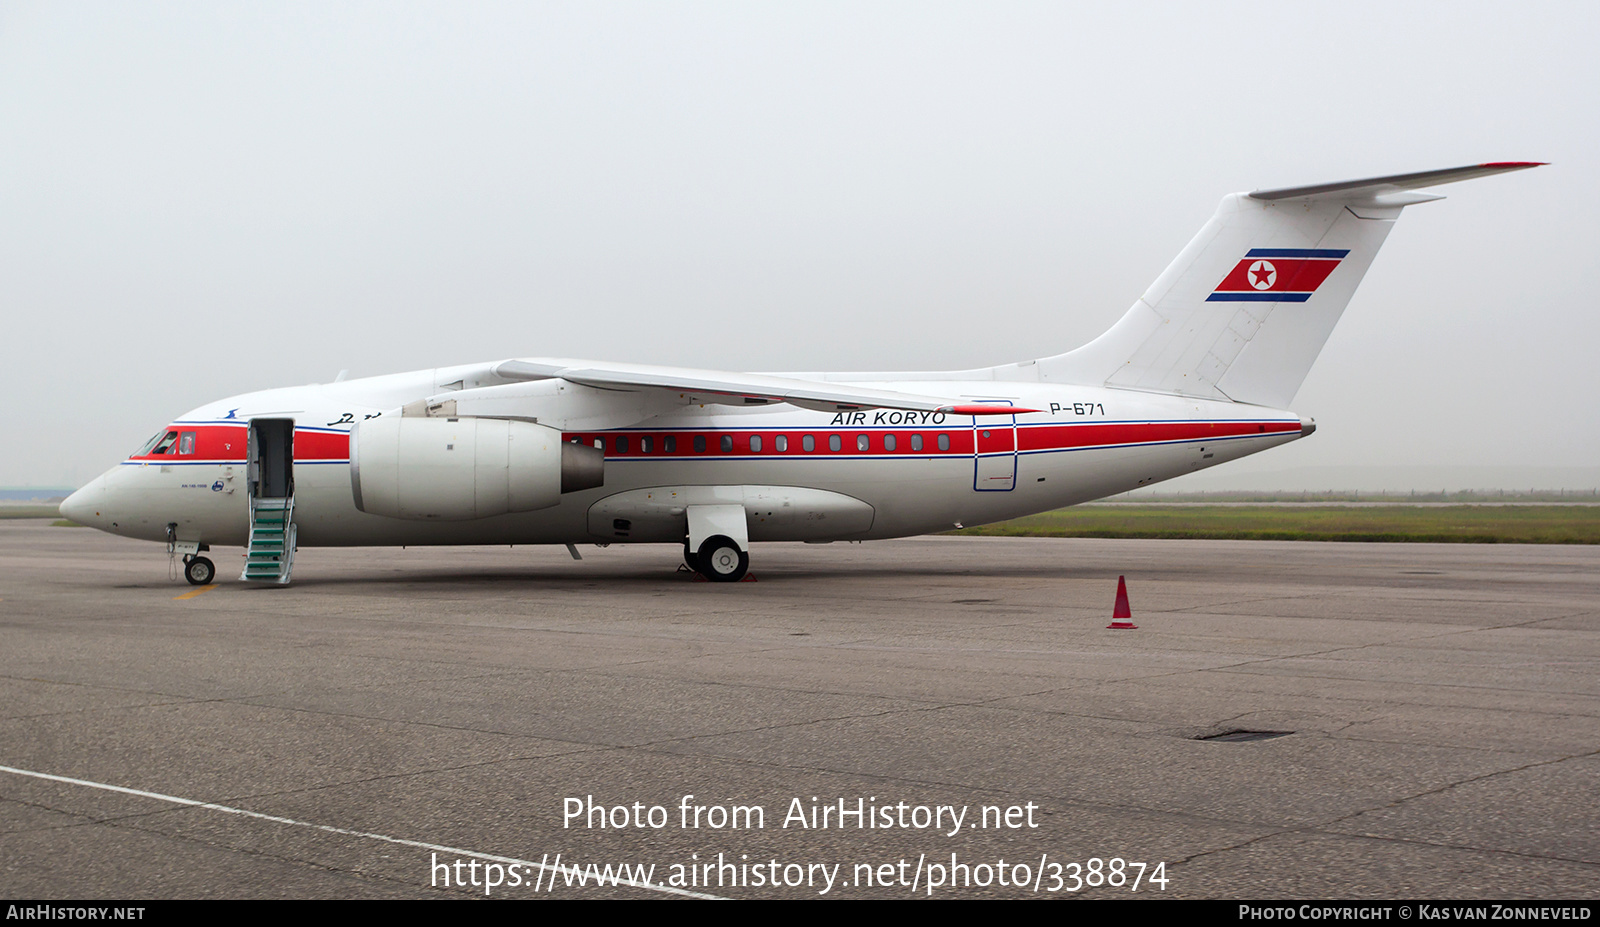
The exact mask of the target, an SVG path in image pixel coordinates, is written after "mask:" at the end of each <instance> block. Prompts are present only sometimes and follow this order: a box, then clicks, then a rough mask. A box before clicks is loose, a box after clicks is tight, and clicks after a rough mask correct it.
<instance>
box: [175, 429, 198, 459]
mask: <svg viewBox="0 0 1600 927" xmlns="http://www.w3.org/2000/svg"><path fill="white" fill-rule="evenodd" d="M178 453H180V454H193V453H194V432H192V431H186V432H184V433H183V437H181V438H179V439H178Z"/></svg>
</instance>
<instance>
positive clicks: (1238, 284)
mask: <svg viewBox="0 0 1600 927" xmlns="http://www.w3.org/2000/svg"><path fill="white" fill-rule="evenodd" d="M1349 253H1350V252H1349V251H1346V250H1338V249H1333V248H1251V249H1250V253H1248V254H1246V255H1245V256H1244V260H1242V261H1240V262H1239V263H1237V264H1235V265H1233V270H1231V271H1229V273H1228V276H1226V277H1224V278H1222V282H1221V283H1219V284H1217V288H1216V289H1215V290H1214V291H1212V293H1211V295H1210V296H1208V297H1206V302H1256V303H1268V302H1272V303H1276V302H1283V303H1303V302H1305V301H1306V300H1308V299H1310V298H1311V294H1312V293H1315V292H1316V291H1317V287H1319V286H1321V285H1322V281H1324V280H1326V279H1328V275H1329V274H1331V273H1333V269H1334V268H1335V267H1338V266H1339V262H1340V261H1342V260H1344V258H1345V255H1348V254H1349Z"/></svg>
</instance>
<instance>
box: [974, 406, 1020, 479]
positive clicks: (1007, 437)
mask: <svg viewBox="0 0 1600 927" xmlns="http://www.w3.org/2000/svg"><path fill="white" fill-rule="evenodd" d="M974 401H975V402H982V403H983V404H984V405H992V406H1009V405H1015V403H1013V402H1012V401H1011V400H1009V399H978V400H974ZM1016 487H1017V417H1016V416H1015V415H985V416H982V417H981V418H980V417H979V416H976V415H974V416H973V417H972V489H973V491H974V492H1010V491H1012V490H1013V489H1015V488H1016Z"/></svg>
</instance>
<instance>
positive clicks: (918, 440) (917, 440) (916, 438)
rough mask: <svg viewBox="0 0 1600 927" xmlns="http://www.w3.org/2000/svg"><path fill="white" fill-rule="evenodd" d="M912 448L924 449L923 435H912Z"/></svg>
mask: <svg viewBox="0 0 1600 927" xmlns="http://www.w3.org/2000/svg"><path fill="white" fill-rule="evenodd" d="M911 449H912V450H913V451H920V450H922V435H912V436H911Z"/></svg>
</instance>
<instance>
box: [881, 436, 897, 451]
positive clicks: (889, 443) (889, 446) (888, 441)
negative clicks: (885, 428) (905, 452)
mask: <svg viewBox="0 0 1600 927" xmlns="http://www.w3.org/2000/svg"><path fill="white" fill-rule="evenodd" d="M894 444H895V442H894V435H884V436H883V449H884V450H886V451H892V450H894Z"/></svg>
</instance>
